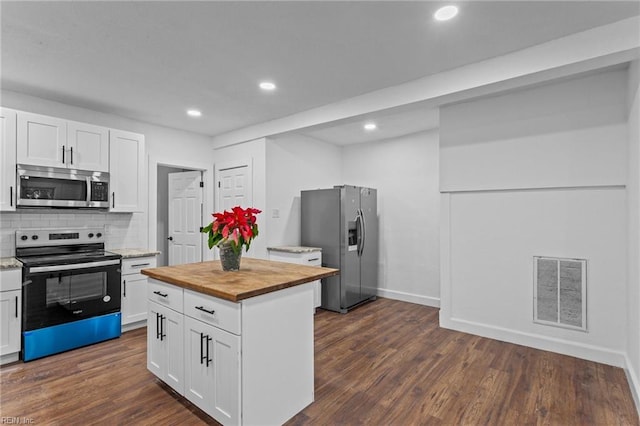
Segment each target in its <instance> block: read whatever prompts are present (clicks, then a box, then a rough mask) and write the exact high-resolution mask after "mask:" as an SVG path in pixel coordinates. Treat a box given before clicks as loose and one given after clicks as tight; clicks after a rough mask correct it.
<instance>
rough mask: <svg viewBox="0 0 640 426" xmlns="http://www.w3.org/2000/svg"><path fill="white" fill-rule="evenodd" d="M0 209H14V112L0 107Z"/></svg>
mask: <svg viewBox="0 0 640 426" xmlns="http://www.w3.org/2000/svg"><path fill="white" fill-rule="evenodd" d="M0 155H1V156H2V160H1V161H2V170H0V211H13V210H15V209H16V112H15V111H14V110H11V109H8V108H0Z"/></svg>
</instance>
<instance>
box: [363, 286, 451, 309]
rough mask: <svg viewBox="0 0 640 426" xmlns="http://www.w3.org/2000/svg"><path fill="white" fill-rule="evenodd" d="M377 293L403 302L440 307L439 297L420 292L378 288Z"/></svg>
mask: <svg viewBox="0 0 640 426" xmlns="http://www.w3.org/2000/svg"><path fill="white" fill-rule="evenodd" d="M376 295H377V296H380V297H384V298H387V299H393V300H400V301H402V302H409V303H415V304H417V305H424V306H432V307H434V308H439V307H440V298H439V297H429V296H421V295H419V294H413V293H405V292H403V291H397V290H388V289H386V288H378V289H376Z"/></svg>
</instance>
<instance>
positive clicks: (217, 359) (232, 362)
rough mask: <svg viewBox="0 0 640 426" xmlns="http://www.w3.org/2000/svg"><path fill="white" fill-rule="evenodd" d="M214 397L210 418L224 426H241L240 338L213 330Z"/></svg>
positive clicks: (211, 348) (210, 342) (210, 348)
mask: <svg viewBox="0 0 640 426" xmlns="http://www.w3.org/2000/svg"><path fill="white" fill-rule="evenodd" d="M211 333H212V335H211V336H210V337H211V340H210V341H209V343H208V345H209V346H210V347H209V348H208V350H209V353H210V354H211V355H212V356H211V359H212V364H210V365H209V368H213V378H214V380H213V394H212V400H211V402H210V409H209V410H205V411H206V412H207V413H208V414H209V415H211V416H212V417H213V418H215V419H216V420H217V421H219V422H220V423H222V424H225V425H227V424H240V401H241V400H240V377H241V374H240V336H236V335H234V334H231V333H228V332H226V331H224V330H221V329H219V328H217V327H212V330H211Z"/></svg>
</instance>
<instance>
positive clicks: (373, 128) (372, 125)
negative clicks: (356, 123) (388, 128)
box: [364, 123, 378, 131]
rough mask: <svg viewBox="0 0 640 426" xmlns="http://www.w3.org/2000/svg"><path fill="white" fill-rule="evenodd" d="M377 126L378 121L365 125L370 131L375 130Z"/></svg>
mask: <svg viewBox="0 0 640 426" xmlns="http://www.w3.org/2000/svg"><path fill="white" fill-rule="evenodd" d="M377 128H378V126H376V123H367V124H365V125H364V129H365V130H368V131H371V130H375V129H377Z"/></svg>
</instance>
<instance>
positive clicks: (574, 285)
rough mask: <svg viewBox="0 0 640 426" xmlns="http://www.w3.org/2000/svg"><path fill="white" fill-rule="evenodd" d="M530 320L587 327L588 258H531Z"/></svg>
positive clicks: (547, 323)
mask: <svg viewBox="0 0 640 426" xmlns="http://www.w3.org/2000/svg"><path fill="white" fill-rule="evenodd" d="M533 321H534V322H536V323H540V324H546V325H553V326H557V327H564V328H570V329H574V330H582V331H587V261H586V260H584V259H560V258H555V257H538V256H536V257H534V258H533Z"/></svg>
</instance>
